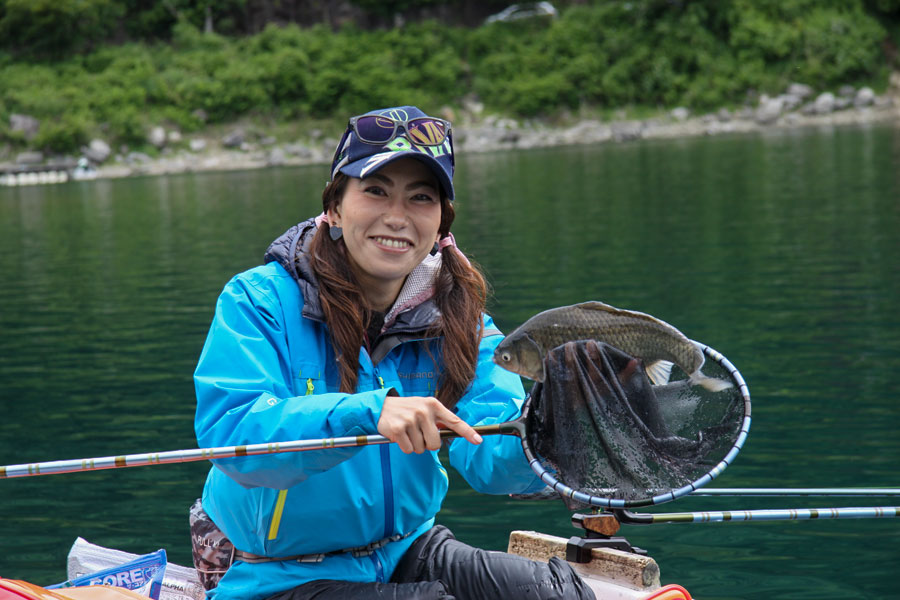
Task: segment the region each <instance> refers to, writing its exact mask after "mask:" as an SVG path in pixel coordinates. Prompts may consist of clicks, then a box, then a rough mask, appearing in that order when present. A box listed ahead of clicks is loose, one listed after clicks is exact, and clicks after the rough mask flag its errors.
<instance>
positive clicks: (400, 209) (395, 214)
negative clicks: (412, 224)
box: [384, 198, 408, 227]
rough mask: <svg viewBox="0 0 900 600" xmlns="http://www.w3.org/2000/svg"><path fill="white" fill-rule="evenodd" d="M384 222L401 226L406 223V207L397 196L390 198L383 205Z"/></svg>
mask: <svg viewBox="0 0 900 600" xmlns="http://www.w3.org/2000/svg"><path fill="white" fill-rule="evenodd" d="M384 222H385V223H387V224H388V225H391V226H392V227H402V226H404V225H406V224H407V223H408V218H407V214H406V207H405V206H404V205H403V202H402V201H401V200H400V199H398V198H391V200H390V202H388V204H387V206H386V207H385V213H384Z"/></svg>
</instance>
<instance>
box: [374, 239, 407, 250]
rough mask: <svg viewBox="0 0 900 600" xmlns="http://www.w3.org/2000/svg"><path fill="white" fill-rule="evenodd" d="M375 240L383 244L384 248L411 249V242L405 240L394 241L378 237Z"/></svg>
mask: <svg viewBox="0 0 900 600" xmlns="http://www.w3.org/2000/svg"><path fill="white" fill-rule="evenodd" d="M374 239H375V241H376V242H377V243H379V244H381V245H382V246H388V247H390V248H408V247H409V242H407V241H404V240H392V239H388V238H383V237H377V238H374Z"/></svg>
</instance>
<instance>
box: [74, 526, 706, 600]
mask: <svg viewBox="0 0 900 600" xmlns="http://www.w3.org/2000/svg"><path fill="white" fill-rule="evenodd" d="M573 524H576V525H578V526H580V527H582V528H583V529H584V530H585V534H586V536H587V537H584V538H581V537H578V536H573V537H572V538H569V539H566V538H561V537H557V536H553V535H548V534H545V533H540V532H536V531H521V530H520V531H513V532H512V533H511V534H510V536H509V546H508V548H507V551H508V552H509V553H511V554H516V555H519V556H524V557H526V558H530V559H532V560H539V561H548V560H550V558H552V557H558V558H561V559H565V560H567V561H568V562H569V564H571V565H572V567H573V569H575V571H576V572H577V573H578V574H579V575H580V576H581V577H582V579H583V580H584V581H585V582H586V583H587V584H588V586H589V587H590V588H591V589H592V590H593V591H594V593H595V594H596V596H597V599H598V600H691V595H690V593H689V592H688V591H687V590H686V589H685V588H683V587H682V586H680V585H677V584H668V585H662V584H661V583H660V571H659V565H658V564H657V563H656V561H655V560H653V558H651V557H649V556H646V554H644V553H643V551H642V550H640V549H636V548H632V547H631V546H630V545H629V544H628V543H627V541H626V540H624V538H617V537H613V536H611V535H607V534H608V533H615V530H617V529H618V527H617V525H612V524H611V521H610V520H609V519H608V518H607V517H606V516H604V515H575V516H573ZM611 527H613V528H614V529H611ZM598 530H599V531H598ZM603 532H606V533H603ZM137 558H138V555H136V554H131V553H128V552H123V551H121V550H116V549H112V548H106V547H103V546H99V545H96V544H92V543H90V542H88V541H87V540H85V539H83V538H78V539H76V540H75V542H74V543H73V544H72V547H71V549H70V550H69V554H68V559H67V564H66V571H67V575H68V578H69V579H70V580H74V579H77V578H80V577H84V576H85V575H88V574H91V573H96V572H99V571H103V570H106V569H109V568H111V567H114V566H117V565H123V564H126V563H129V562H131V561H133V560H135V559H137ZM204 599H205V590H204V589H203V586H202V585H201V583H200V579H199V578H198V576H197V572H196V570H195V569H194V568H193V567H185V566H182V565H177V564H173V563H171V562H170V563H167V565H166V570H165V574H164V577H163V580H162V586H161V589H160V593H159V600H204Z"/></svg>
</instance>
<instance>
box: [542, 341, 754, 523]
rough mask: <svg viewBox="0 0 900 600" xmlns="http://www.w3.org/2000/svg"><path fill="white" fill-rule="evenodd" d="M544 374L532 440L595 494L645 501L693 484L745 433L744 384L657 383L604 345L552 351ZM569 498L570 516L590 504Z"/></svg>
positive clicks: (569, 478)
mask: <svg viewBox="0 0 900 600" xmlns="http://www.w3.org/2000/svg"><path fill="white" fill-rule="evenodd" d="M710 362H711V363H712V361H710ZM712 365H713V366H712V367H711V368H712V369H713V370H714V371H715V370H717V369H718V370H721V372H722V378H723V379H727V378H728V373H727V372H726V371H725V369H724V368H722V367H721V366H717V365H716V364H715V363H712ZM544 369H545V374H546V376H545V378H544V381H542V382H537V383H535V385H534V387H533V388H532V390H531V397H530V410H529V411H528V414H527V416H526V431H527V436H528V439H527V443H528V445H529V446H530V447H531V449H532V450H533V452H534V453H535V455H536V456H537V457H538V459H539V460H540V462H541V464H542V465H543V466H544V468H545V469H546V470H547V471H548V472H549V473H550V474H552V475H553V476H554V477H555V478H556V479H558V480H559V481H560V482H562V483H564V484H565V485H566V486H568V487H570V488H572V489H574V490H578V491H580V492H584V493H586V494H589V495H592V496H597V497H602V498H616V499H623V500H626V501H630V500H640V499H646V498H652V497H655V496H658V495H660V494H664V493H667V492H670V491H672V490H676V489H679V488H682V487H684V486H686V485H689V484H690V483H691V482H695V481H697V480H698V479H700V478H701V477H703V476H704V475H705V474H707V473H709V472H710V470H711V469H713V468H714V467H715V466H716V465H717V464H718V463H719V462H720V461H721V460H722V459H723V458H724V457H725V456H726V455H727V454H728V452H729V451H730V450H731V449H732V447H733V445H734V442H735V439H737V437H738V435H739V434H740V431H741V424H742V421H743V417H744V411H743V408H744V403H743V401H742V397H741V394H740V392H739V390H738V388H737V386H730V387H728V388H725V389H719V390H717V391H712V390H709V389H707V388H705V387H703V386H701V385H694V383H693V382H692V381H691V380H690V379H689V378H688V377H687V376H686V375H685V376H684V377H683V378H682V379H674V380H672V381H671V382H670V383H667V384H665V385H653V384H651V382H650V380H649V379H648V377H647V374H646V372H645V370H644V365H643V362H642V361H641V360H639V359H637V358H634V357H632V356H630V355H628V354H626V353H624V352H622V351H621V350H618V349H617V348H615V347H613V346H610V345H608V344H606V343H603V342H598V341H596V340H579V341H572V342H567V343H565V344H563V345H561V346H558V347H556V348H553V349H552V350H550V351H548V352H547V354H546V356H545V357H544ZM711 374H712V375H714V376H720V375H719V373H716V372H711ZM563 499H564V500H565V501H566V504H567V506H568V507H569V508H570V509H573V510H574V509H580V508H582V507H583V506H584V505H583V504H582V503H580V502H578V501H575V500H572V499H571V498H567V497H565V496H563Z"/></svg>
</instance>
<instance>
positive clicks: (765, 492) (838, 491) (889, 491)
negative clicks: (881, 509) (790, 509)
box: [689, 487, 900, 497]
mask: <svg viewBox="0 0 900 600" xmlns="http://www.w3.org/2000/svg"><path fill="white" fill-rule="evenodd" d="M689 495H691V496H781V497H785V496H831V497H839V496H847V497H849V496H873V497H879V496H880V497H885V496H900V488H896V487H866V488H862V487H859V488H857V487H849V488H842V487H821V488H700V489H699V490H695V491H693V492H691V493H690V494H689Z"/></svg>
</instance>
